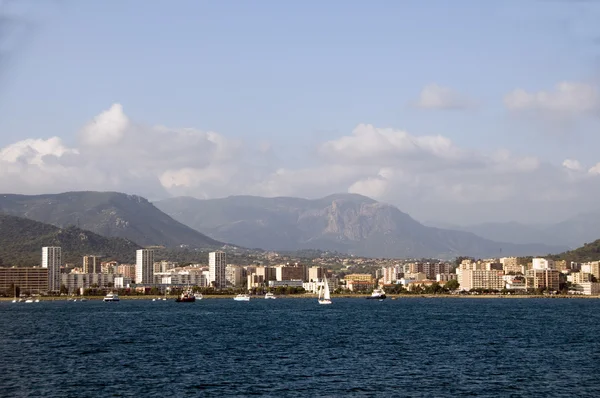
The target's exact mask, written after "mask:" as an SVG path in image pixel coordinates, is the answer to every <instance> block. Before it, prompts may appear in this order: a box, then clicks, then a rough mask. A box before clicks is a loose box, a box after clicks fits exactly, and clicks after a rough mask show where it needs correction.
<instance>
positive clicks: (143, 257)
mask: <svg viewBox="0 0 600 398" xmlns="http://www.w3.org/2000/svg"><path fill="white" fill-rule="evenodd" d="M135 283H154V250H152V249H139V250H136V252H135Z"/></svg>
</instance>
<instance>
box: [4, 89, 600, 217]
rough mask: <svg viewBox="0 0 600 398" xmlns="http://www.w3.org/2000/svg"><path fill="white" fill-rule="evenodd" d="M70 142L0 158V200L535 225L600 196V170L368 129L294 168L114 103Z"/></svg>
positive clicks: (13, 149) (545, 99)
mask: <svg viewBox="0 0 600 398" xmlns="http://www.w3.org/2000/svg"><path fill="white" fill-rule="evenodd" d="M523 98H524V99H521V100H520V102H519V101H517V102H516V103H518V104H521V105H520V106H525V105H526V106H530V105H532V104H535V106H541V104H546V105H547V106H557V105H556V104H565V103H566V104H570V102H569V101H566V102H564V101H562V100H558V99H556V98H554V97H552V96H544V95H537V94H536V95H533V96H532V95H525V96H524V97H523ZM548 104H551V105H548ZM568 106H570V109H574V105H568ZM577 109H580V108H577ZM77 138H78V139H77V144H76V145H74V146H73V147H69V146H67V145H66V144H65V143H64V142H63V140H62V139H61V138H60V137H51V138H48V139H26V140H23V141H19V142H15V143H13V144H11V145H8V146H6V147H4V148H1V149H0V191H2V192H4V193H26V194H37V193H57V192H64V191H70V190H115V191H121V192H126V193H134V194H139V195H143V196H146V197H148V198H150V199H157V198H163V197H168V196H177V195H190V196H195V197H199V198H215V197H223V196H228V195H238V194H252V195H261V196H300V197H320V196H324V195H328V194H331V193H334V192H352V193H359V194H363V195H366V196H369V197H373V198H374V199H378V200H382V201H385V202H388V203H392V204H395V205H397V206H398V207H400V208H401V209H403V210H405V211H407V212H409V213H411V214H414V215H415V216H417V217H419V218H421V219H435V218H438V219H440V218H442V219H446V220H450V219H452V220H453V221H454V222H458V221H461V220H463V221H465V222H471V221H473V220H472V219H469V217H475V218H477V219H482V218H483V219H502V218H504V217H508V218H510V219H518V218H519V217H524V216H527V215H529V216H536V217H538V218H540V217H544V214H546V213H545V212H547V211H548V210H549V209H550V210H551V209H558V208H564V207H565V206H568V207H570V208H579V209H581V208H582V206H583V207H584V206H587V205H589V206H595V200H594V198H595V197H596V196H597V195H598V193H600V192H598V191H599V189H598V188H600V184H599V183H600V163H599V164H597V165H587V166H586V165H582V164H581V163H580V162H579V161H578V160H575V159H565V160H564V162H563V163H562V164H555V165H554V164H548V163H544V162H542V161H541V160H540V159H538V158H537V157H536V156H518V155H515V154H513V153H510V152H509V151H507V150H502V149H499V150H496V151H492V152H480V151H474V150H471V149H467V148H461V147H460V146H458V145H456V144H455V143H454V142H452V140H450V139H449V138H447V137H444V136H443V135H418V134H414V133H411V132H407V131H402V130H397V129H393V128H381V127H376V126H373V125H370V124H359V125H358V126H356V127H355V128H354V130H353V131H351V132H349V133H348V134H347V135H344V136H341V137H339V138H336V139H333V140H329V141H325V142H321V143H320V144H319V145H318V146H317V148H316V149H315V153H314V154H312V155H315V156H312V157H311V156H307V158H312V159H315V160H314V161H313V162H312V163H309V164H306V165H303V166H302V167H296V168H286V167H283V166H282V164H281V163H279V162H278V161H277V158H276V157H274V156H269V155H270V152H271V151H272V150H273V149H272V148H271V147H270V146H269V145H267V144H265V143H261V144H260V145H256V146H254V145H249V144H248V143H246V142H243V141H241V140H237V139H232V138H228V137H226V136H224V135H222V134H219V133H217V132H212V131H201V130H197V129H192V128H184V129H175V128H169V127H164V126H146V125H144V124H142V123H138V122H136V121H132V120H130V119H129V118H128V117H127V115H126V114H125V113H124V110H123V107H122V106H121V105H120V104H114V105H112V106H111V107H110V108H109V109H107V110H105V111H103V112H101V113H100V114H99V115H98V116H96V117H95V118H94V119H93V120H92V121H90V122H89V123H88V124H86V125H85V126H83V127H82V129H81V131H80V132H79V135H78V137H77ZM307 155H311V154H307ZM486 216H487V217H486Z"/></svg>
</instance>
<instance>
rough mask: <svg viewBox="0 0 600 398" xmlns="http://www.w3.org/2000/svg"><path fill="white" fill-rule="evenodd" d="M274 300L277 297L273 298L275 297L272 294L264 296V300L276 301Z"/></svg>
mask: <svg viewBox="0 0 600 398" xmlns="http://www.w3.org/2000/svg"><path fill="white" fill-rule="evenodd" d="M276 298H277V297H275V295H274V294H273V293H271V292H269V293H267V294H265V299H271V300H274V299H276Z"/></svg>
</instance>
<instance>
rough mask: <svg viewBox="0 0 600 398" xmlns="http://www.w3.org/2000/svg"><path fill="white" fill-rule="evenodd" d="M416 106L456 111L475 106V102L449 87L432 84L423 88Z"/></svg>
mask: <svg viewBox="0 0 600 398" xmlns="http://www.w3.org/2000/svg"><path fill="white" fill-rule="evenodd" d="M415 105H416V106H417V107H419V108H424V109H444V110H456V109H466V108H469V107H471V106H473V102H472V101H470V100H469V99H467V98H466V97H463V96H461V95H460V94H458V93H457V92H456V91H454V90H452V89H451V88H449V87H443V86H439V85H437V84H435V83H431V84H428V85H426V86H425V87H423V90H421V94H420V95H419V99H418V100H417V101H416V103H415Z"/></svg>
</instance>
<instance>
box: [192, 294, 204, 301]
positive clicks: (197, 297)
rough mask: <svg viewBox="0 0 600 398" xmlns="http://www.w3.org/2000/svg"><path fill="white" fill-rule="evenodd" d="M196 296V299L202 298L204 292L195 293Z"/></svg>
mask: <svg viewBox="0 0 600 398" xmlns="http://www.w3.org/2000/svg"><path fill="white" fill-rule="evenodd" d="M194 297H196V300H202V298H203V297H202V293H194Z"/></svg>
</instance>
